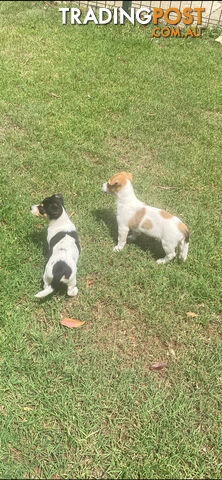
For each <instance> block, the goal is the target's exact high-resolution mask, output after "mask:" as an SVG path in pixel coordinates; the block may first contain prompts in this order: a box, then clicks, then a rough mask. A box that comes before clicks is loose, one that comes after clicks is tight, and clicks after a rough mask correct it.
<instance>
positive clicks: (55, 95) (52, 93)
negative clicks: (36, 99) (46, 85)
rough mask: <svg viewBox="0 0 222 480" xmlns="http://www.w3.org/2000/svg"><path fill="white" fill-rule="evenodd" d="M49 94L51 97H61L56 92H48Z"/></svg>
mask: <svg viewBox="0 0 222 480" xmlns="http://www.w3.org/2000/svg"><path fill="white" fill-rule="evenodd" d="M47 93H48V95H50V97H55V98H59V95H57V94H56V93H54V92H47Z"/></svg>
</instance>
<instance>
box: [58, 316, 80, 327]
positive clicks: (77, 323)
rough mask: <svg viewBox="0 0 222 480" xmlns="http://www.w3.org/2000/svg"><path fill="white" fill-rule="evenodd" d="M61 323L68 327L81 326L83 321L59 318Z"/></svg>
mask: <svg viewBox="0 0 222 480" xmlns="http://www.w3.org/2000/svg"><path fill="white" fill-rule="evenodd" d="M60 323H61V325H64V327H68V328H78V327H81V325H83V324H84V323H85V322H81V321H80V320H74V319H73V318H63V319H62V320H61V322H60Z"/></svg>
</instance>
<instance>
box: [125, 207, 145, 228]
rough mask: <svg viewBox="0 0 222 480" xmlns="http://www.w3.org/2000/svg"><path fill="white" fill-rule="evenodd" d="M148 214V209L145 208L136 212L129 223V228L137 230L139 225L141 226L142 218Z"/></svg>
mask: <svg viewBox="0 0 222 480" xmlns="http://www.w3.org/2000/svg"><path fill="white" fill-rule="evenodd" d="M145 213H146V209H145V207H143V208H140V209H139V210H137V211H136V213H135V214H134V215H133V217H131V218H130V219H129V221H128V227H129V228H132V229H134V228H137V227H138V225H139V224H140V222H141V220H142V218H143V217H144V215H145Z"/></svg>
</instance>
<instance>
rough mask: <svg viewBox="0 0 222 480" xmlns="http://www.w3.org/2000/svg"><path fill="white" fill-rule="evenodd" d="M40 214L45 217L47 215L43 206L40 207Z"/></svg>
mask: <svg viewBox="0 0 222 480" xmlns="http://www.w3.org/2000/svg"><path fill="white" fill-rule="evenodd" d="M38 208H39V213H41V215H43V214H44V213H45V209H44V207H43V205H39V207H38Z"/></svg>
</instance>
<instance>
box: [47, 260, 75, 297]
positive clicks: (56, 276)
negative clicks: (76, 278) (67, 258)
mask: <svg viewBox="0 0 222 480" xmlns="http://www.w3.org/2000/svg"><path fill="white" fill-rule="evenodd" d="M52 273H53V279H52V282H51V287H52V288H53V290H57V289H58V287H59V284H60V280H61V278H62V277H63V276H65V278H66V279H67V280H68V278H69V277H70V275H71V273H72V270H71V268H70V267H69V265H67V263H65V262H63V261H62V260H59V262H56V263H55V265H54V267H53V269H52Z"/></svg>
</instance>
